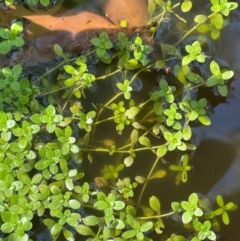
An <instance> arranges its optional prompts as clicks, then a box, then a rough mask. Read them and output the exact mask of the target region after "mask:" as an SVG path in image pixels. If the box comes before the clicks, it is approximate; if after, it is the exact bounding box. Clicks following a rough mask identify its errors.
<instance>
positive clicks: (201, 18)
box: [194, 14, 208, 23]
mask: <svg viewBox="0 0 240 241" xmlns="http://www.w3.org/2000/svg"><path fill="white" fill-rule="evenodd" d="M207 19H208V17H207V16H206V15H201V14H200V15H197V16H196V17H195V18H194V22H195V23H204V22H205V21H206V20H207Z"/></svg>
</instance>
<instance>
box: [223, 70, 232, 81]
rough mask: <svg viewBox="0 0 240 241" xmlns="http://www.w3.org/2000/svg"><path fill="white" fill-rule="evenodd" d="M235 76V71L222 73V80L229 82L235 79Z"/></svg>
mask: <svg viewBox="0 0 240 241" xmlns="http://www.w3.org/2000/svg"><path fill="white" fill-rule="evenodd" d="M233 75H234V72H233V71H226V72H223V73H222V78H223V79H224V80H229V79H231V78H232V77H233Z"/></svg>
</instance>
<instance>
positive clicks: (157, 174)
mask: <svg viewBox="0 0 240 241" xmlns="http://www.w3.org/2000/svg"><path fill="white" fill-rule="evenodd" d="M165 176H166V171H165V170H158V171H156V172H154V173H153V174H152V176H151V177H150V179H154V178H163V177H165Z"/></svg>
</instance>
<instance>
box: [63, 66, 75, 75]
mask: <svg viewBox="0 0 240 241" xmlns="http://www.w3.org/2000/svg"><path fill="white" fill-rule="evenodd" d="M63 68H64V70H65V71H66V72H67V73H68V74H71V75H74V74H77V73H78V72H77V70H76V69H75V68H74V67H73V66H72V65H65V66H63Z"/></svg>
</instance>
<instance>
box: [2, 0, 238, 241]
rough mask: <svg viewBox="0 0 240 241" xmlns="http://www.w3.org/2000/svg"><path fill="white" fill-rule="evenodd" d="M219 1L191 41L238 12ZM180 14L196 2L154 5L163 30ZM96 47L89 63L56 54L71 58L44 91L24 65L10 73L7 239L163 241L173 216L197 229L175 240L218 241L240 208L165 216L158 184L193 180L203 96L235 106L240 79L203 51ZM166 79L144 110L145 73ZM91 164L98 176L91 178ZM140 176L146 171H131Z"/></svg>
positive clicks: (130, 40) (186, 208) (5, 107)
mask: <svg viewBox="0 0 240 241" xmlns="http://www.w3.org/2000/svg"><path fill="white" fill-rule="evenodd" d="M211 2H212V5H213V7H212V8H211V10H212V12H213V13H211V14H210V15H209V16H200V15H198V16H196V17H195V20H196V21H195V22H196V25H195V26H194V27H192V28H191V29H190V30H189V31H188V32H187V33H186V34H185V35H184V36H183V37H182V38H181V39H180V40H179V43H182V41H183V40H184V39H185V38H187V36H188V35H190V34H191V33H192V31H193V30H197V29H198V28H199V27H200V26H201V25H202V24H205V22H206V21H208V20H209V19H212V18H213V16H218V15H219V14H220V15H221V16H222V15H224V16H227V15H229V13H230V11H232V10H233V9H235V8H236V7H237V4H235V3H231V2H230V3H228V2H227V1H226V0H221V1H220V2H219V1H211ZM44 4H47V2H44ZM180 6H181V10H182V12H183V14H184V12H187V11H190V9H191V7H192V2H191V1H190V0H184V1H183V2H182V3H181V5H180V3H177V4H176V5H172V1H169V0H168V1H161V0H155V1H149V12H150V15H151V16H152V19H153V20H156V21H157V23H158V25H159V26H161V24H162V23H163V22H164V21H167V19H166V17H168V18H169V17H170V16H171V14H173V15H174V16H177V18H179V19H182V18H180V16H178V15H177V14H176V13H174V9H175V8H176V7H180ZM219 19H220V17H218V20H219ZM221 27H222V26H221ZM14 28H15V27H13V30H14ZM17 29H18V30H19V28H17ZM17 29H15V30H16V31H17ZM20 29H21V28H20ZM219 29H220V28H219ZM11 30H12V28H11ZM11 30H10V31H11ZM155 30H156V29H152V31H153V33H154V32H155ZM2 31H3V30H2ZM4 31H5V30H4ZM21 31H22V29H21ZM21 31H20V32H21ZM6 32H8V31H6ZM20 32H17V33H20ZM14 36H15V35H14ZM1 37H2V35H1ZM15 37H16V36H15ZM91 43H92V45H93V50H89V51H86V52H84V53H82V54H79V55H78V56H71V55H69V54H67V53H64V51H63V50H62V49H61V47H60V46H59V45H54V47H53V48H54V51H55V52H56V54H57V55H58V56H59V57H60V60H59V61H60V63H59V64H58V65H57V66H56V67H55V68H54V69H58V77H57V78H56V80H55V82H54V83H51V82H50V80H48V79H47V78H46V76H47V74H48V73H50V72H51V71H52V70H50V71H49V72H47V73H44V75H43V76H39V78H38V79H37V80H35V81H30V80H29V79H28V78H27V76H25V73H24V71H23V69H22V66H21V65H19V64H17V65H15V66H14V67H12V68H9V67H5V68H3V69H1V71H0V93H1V97H0V103H1V106H0V107H1V111H0V133H1V135H0V144H1V145H0V212H1V214H0V220H1V223H0V230H1V238H0V240H1V241H5V240H14V241H15V240H17V241H27V240H30V241H31V240H33V239H32V237H31V232H30V231H32V230H34V228H35V227H34V226H35V225H36V221H35V218H37V219H39V220H40V222H41V224H44V225H45V226H47V228H48V230H49V233H50V235H51V237H52V239H53V240H60V238H61V235H63V236H64V238H65V239H66V240H69V241H73V240H76V239H77V238H78V236H79V235H80V236H85V237H81V239H86V240H95V241H97V240H99V241H100V240H119V241H123V240H155V239H156V235H161V234H162V233H163V232H165V230H164V228H165V224H164V223H165V220H164V218H165V217H173V219H175V220H177V221H179V222H180V223H183V224H184V225H185V226H188V227H189V228H190V229H191V230H192V231H193V232H192V233H191V235H190V236H189V237H187V238H186V237H184V236H182V235H176V234H174V233H167V231H166V234H167V236H169V238H168V239H167V240H168V241H173V240H184V241H185V240H191V241H198V240H207V239H208V240H215V239H216V234H217V232H218V231H219V230H218V229H217V228H216V223H218V221H217V216H221V217H222V221H223V223H224V224H229V214H228V211H233V210H235V209H236V205H235V204H234V203H232V202H229V203H227V204H224V201H223V198H222V197H221V196H220V195H219V196H217V198H216V202H217V204H218V206H219V207H218V208H217V209H216V210H214V206H213V207H212V208H210V207H209V208H205V207H204V205H202V203H204V200H201V198H200V197H199V196H198V194H196V193H195V192H193V193H190V194H189V196H188V197H186V199H185V200H183V201H178V200H177V201H173V202H171V203H169V205H168V206H167V205H166V204H165V205H164V206H162V203H161V201H160V199H161V198H162V197H161V195H162V194H161V193H156V194H155V195H151V196H150V197H148V196H147V195H146V193H147V192H146V189H147V187H148V185H150V184H151V182H153V180H155V181H157V182H158V183H161V179H163V178H164V177H165V176H166V174H168V173H169V172H171V171H172V172H176V173H177V175H176V178H175V183H176V184H177V185H178V184H180V183H186V182H187V181H191V180H189V178H188V173H189V172H191V170H192V166H191V165H192V163H191V160H190V157H191V152H192V151H194V150H195V149H196V146H195V144H194V143H193V142H192V129H191V124H192V123H194V124H195V125H196V124H197V125H201V124H202V125H210V124H211V120H210V118H209V112H208V107H209V105H210V104H209V103H208V100H207V99H206V98H198V97H197V96H196V95H194V94H193V90H194V91H197V89H198V88H201V87H213V86H216V87H217V91H218V92H219V94H220V95H222V96H226V95H227V94H228V80H230V79H231V78H232V77H233V71H231V70H226V69H222V70H221V68H220V66H219V65H218V64H217V63H216V62H215V61H211V62H210V61H209V60H208V58H207V57H206V55H205V54H204V53H203V52H202V51H203V50H202V47H201V44H202V43H201V42H200V41H194V42H193V43H191V44H188V45H186V46H184V47H185V50H186V51H187V55H186V53H184V51H182V52H183V53H182V52H180V49H179V50H178V49H177V47H176V46H173V45H170V44H162V45H161V48H162V53H163V55H162V56H161V57H159V58H158V59H154V58H153V57H152V54H153V52H154V51H155V50H154V46H151V45H150V43H148V42H145V41H144V39H143V38H142V37H141V36H131V37H128V36H127V35H126V34H124V33H123V32H120V33H119V34H118V39H117V41H116V42H114V41H112V40H110V38H109V36H108V33H107V32H105V31H104V32H102V33H101V34H100V36H99V37H98V38H93V39H92V40H91ZM179 43H178V44H179ZM183 49H184V48H183ZM9 51H10V50H9ZM93 59H94V61H95V60H97V64H98V65H100V66H101V64H102V62H103V65H102V66H104V67H106V66H110V67H109V69H108V71H106V73H103V74H96V73H95V72H94V71H93V70H92V66H93V63H92V62H94V61H92V60H93ZM203 62H205V63H207V67H208V68H209V70H210V71H211V73H212V76H210V77H209V78H208V79H204V77H201V76H203V75H202V73H201V70H197V71H196V70H193V69H194V68H192V64H193V63H197V64H200V65H201V64H202V63H203ZM94 63H96V62H94ZM107 64H108V65H107ZM110 64H111V65H110ZM172 64H174V71H173V76H174V81H172V82H171V83H170V82H169V81H168V77H169V76H168V74H167V73H166V72H164V71H163V70H164V67H165V66H167V65H172ZM112 68H114V70H112ZM159 71H161V74H163V75H164V76H160V77H159V78H158V80H159V83H158V84H157V86H155V88H154V89H152V90H151V91H150V93H148V94H147V95H145V96H144V97H142V98H141V100H140V101H139V100H138V99H137V98H136V99H135V98H134V94H135V92H134V87H133V86H134V81H135V80H136V78H137V77H138V76H140V75H141V74H142V73H143V72H146V73H148V72H152V73H155V74H156V73H157V74H156V75H159ZM117 73H120V75H121V76H122V78H121V79H119V81H118V82H117V83H115V85H116V87H117V90H119V91H118V92H117V93H113V95H111V97H109V96H108V93H106V96H103V98H101V99H100V101H99V103H96V104H95V101H92V100H91V98H89V96H90V92H89V89H91V87H92V86H93V85H94V84H97V83H101V82H103V81H106V82H107V81H111V77H112V76H114V75H116V74H117ZM127 73H132V74H131V75H127ZM39 83H42V85H39ZM179 84H180V85H179ZM40 87H41V88H40ZM94 95H95V94H94ZM92 102H94V103H92ZM104 124H107V127H108V129H109V132H108V131H107V130H106V132H105V131H104V133H103V134H104V138H105V136H106V138H105V139H104V140H103V141H102V142H101V141H99V139H98V138H99V137H98V133H99V132H98V131H99V129H101V127H102V126H103V125H104ZM109 133H110V134H111V138H114V137H112V136H115V135H122V136H123V137H124V138H123V141H122V142H121V141H118V139H117V138H116V139H113V140H111V139H107V138H108V136H107V135H108V134H109ZM144 153H147V155H146V156H147V160H146V161H145V162H144V168H146V169H148V170H146V171H147V174H146V173H144V174H141V175H138V173H137V172H138V169H137V167H138V166H139V165H140V164H142V163H140V161H141V160H140V159H141V158H138V156H139V154H140V155H141V154H144ZM171 154H174V155H175V154H176V156H177V155H179V154H180V156H181V158H180V160H179V158H178V159H177V160H178V161H177V163H174V161H171V160H170V161H169V165H168V167H169V169H168V170H165V168H164V167H163V166H162V165H161V162H164V161H165V159H168V155H171ZM103 158H104V159H107V158H109V159H110V160H111V161H110V164H106V163H104V164H103V163H101V160H102V159H103ZM144 158H146V157H145V156H143V159H144ZM138 163H140V164H138ZM146 163H147V164H146ZM88 165H90V168H89V169H94V168H95V167H96V168H95V169H97V171H95V172H94V171H93V172H92V173H88V171H87V170H88ZM93 167H94V168H93ZM135 167H136V172H134V173H131V171H129V170H131V168H135ZM99 169H101V170H99ZM89 175H93V178H92V177H91V178H89ZM92 179H94V183H93V182H92ZM171 181H172V179H171ZM143 199H144V200H143ZM166 206H167V207H166ZM169 209H170V211H169ZM178 233H180V232H178Z"/></svg>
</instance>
